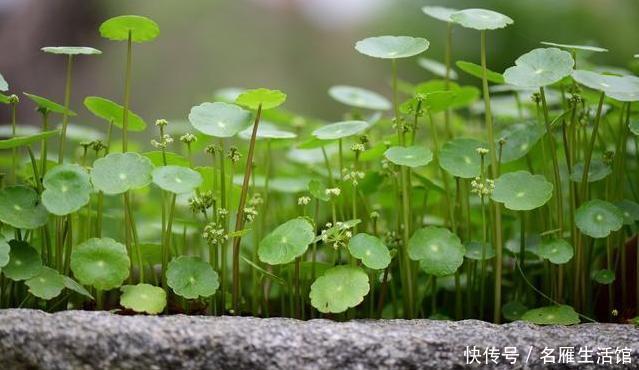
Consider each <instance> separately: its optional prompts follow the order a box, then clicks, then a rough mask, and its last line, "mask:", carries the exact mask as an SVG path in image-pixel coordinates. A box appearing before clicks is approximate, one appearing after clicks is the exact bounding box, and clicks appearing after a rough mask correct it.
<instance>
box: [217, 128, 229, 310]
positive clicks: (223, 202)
mask: <svg viewBox="0 0 639 370" xmlns="http://www.w3.org/2000/svg"><path fill="white" fill-rule="evenodd" d="M219 157H220V208H222V209H223V210H224V211H226V212H228V204H227V199H226V161H225V160H224V139H220V156H219ZM229 217H230V215H229V214H228V213H227V214H226V215H224V222H223V224H224V232H225V233H228V231H229V222H228V220H229ZM227 247H228V246H227V243H222V245H221V246H220V286H221V287H222V292H221V294H220V300H221V305H222V312H224V311H225V310H226V292H227V291H228V288H227V285H228V280H227V278H226V266H227V263H226V262H227V257H226V252H227Z"/></svg>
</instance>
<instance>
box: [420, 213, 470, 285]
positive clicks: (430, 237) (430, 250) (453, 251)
mask: <svg viewBox="0 0 639 370" xmlns="http://www.w3.org/2000/svg"><path fill="white" fill-rule="evenodd" d="M465 253H466V250H465V248H464V246H463V245H462V243H461V241H460V240H459V237H458V236H457V235H455V234H453V233H452V232H450V230H448V229H445V228H442V227H435V226H428V227H424V228H421V229H419V230H417V231H415V233H414V234H413V236H412V237H411V238H410V240H409V241H408V256H409V257H410V259H412V260H414V261H419V266H420V267H421V269H422V270H424V272H426V273H427V274H431V275H435V276H437V277H441V276H446V275H451V274H454V273H455V271H457V269H458V268H459V266H461V264H462V263H463V262H464V254H465Z"/></svg>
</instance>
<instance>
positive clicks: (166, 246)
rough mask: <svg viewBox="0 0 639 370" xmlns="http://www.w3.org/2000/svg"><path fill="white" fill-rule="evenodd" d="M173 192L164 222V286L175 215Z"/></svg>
mask: <svg viewBox="0 0 639 370" xmlns="http://www.w3.org/2000/svg"><path fill="white" fill-rule="evenodd" d="M175 198H176V195H175V194H171V205H170V207H169V217H168V221H167V223H166V232H165V235H164V240H163V243H162V281H163V286H164V288H165V289H167V288H166V266H167V265H168V263H169V260H170V259H171V240H172V237H173V217H174V215H175Z"/></svg>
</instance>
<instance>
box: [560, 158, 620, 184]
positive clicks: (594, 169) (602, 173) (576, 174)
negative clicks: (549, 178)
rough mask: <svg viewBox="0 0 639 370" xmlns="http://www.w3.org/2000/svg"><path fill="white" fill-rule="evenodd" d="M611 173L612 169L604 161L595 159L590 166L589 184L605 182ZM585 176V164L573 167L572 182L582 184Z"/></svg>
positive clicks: (580, 163) (581, 163)
mask: <svg viewBox="0 0 639 370" xmlns="http://www.w3.org/2000/svg"><path fill="white" fill-rule="evenodd" d="M611 173H612V169H611V168H610V166H608V165H607V164H606V163H604V161H602V160H600V159H593V160H592V161H590V166H589V167H588V182H596V181H599V180H603V179H605V178H606V177H607V176H608V175H610V174H611ZM583 175H584V163H583V162H579V163H577V164H575V165H574V166H573V168H572V173H571V174H570V180H572V181H574V182H579V183H580V182H581V178H582V177H583Z"/></svg>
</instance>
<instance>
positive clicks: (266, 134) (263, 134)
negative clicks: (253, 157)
mask: <svg viewBox="0 0 639 370" xmlns="http://www.w3.org/2000/svg"><path fill="white" fill-rule="evenodd" d="M252 135H253V125H251V126H249V127H247V128H245V129H244V130H242V131H240V132H239V133H238V134H237V136H239V137H240V138H241V139H244V140H250V139H251V136H252ZM255 137H256V138H257V139H295V138H296V137H297V134H295V133H294V132H290V131H285V130H282V129H280V128H279V127H277V126H275V125H274V124H272V123H269V122H260V124H259V126H257V133H256V136H255Z"/></svg>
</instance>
